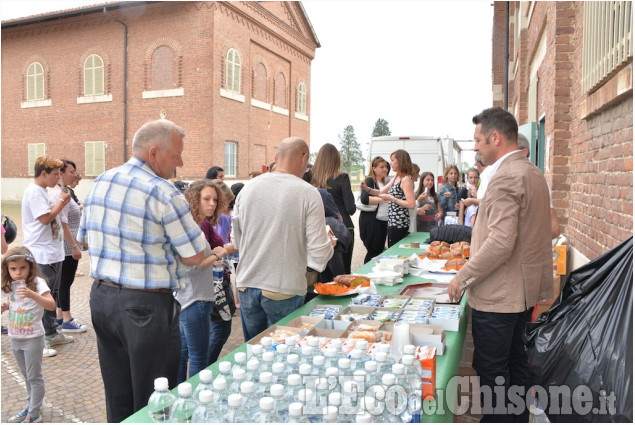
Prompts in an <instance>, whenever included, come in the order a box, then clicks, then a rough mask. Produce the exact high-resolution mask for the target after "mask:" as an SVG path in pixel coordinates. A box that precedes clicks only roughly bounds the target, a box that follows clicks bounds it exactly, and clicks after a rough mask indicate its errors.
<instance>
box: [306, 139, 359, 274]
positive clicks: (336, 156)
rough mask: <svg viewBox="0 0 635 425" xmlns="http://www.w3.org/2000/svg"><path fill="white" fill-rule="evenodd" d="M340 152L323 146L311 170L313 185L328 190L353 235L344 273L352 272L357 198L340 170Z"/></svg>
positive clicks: (345, 175) (345, 258)
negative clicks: (353, 218) (354, 218)
mask: <svg viewBox="0 0 635 425" xmlns="http://www.w3.org/2000/svg"><path fill="white" fill-rule="evenodd" d="M340 167H341V158H340V152H339V151H338V150H337V148H336V147H335V146H333V145H332V144H330V143H327V144H325V145H323V146H322V147H321V148H320V150H319V151H318V154H317V157H316V158H315V162H314V163H313V167H312V168H311V176H312V179H311V184H313V186H315V187H317V188H323V189H326V190H327V192H328V193H330V194H331V196H332V197H333V199H334V200H335V204H336V205H337V209H338V210H339V212H340V215H341V216H342V220H343V221H344V224H345V225H346V228H347V229H348V232H349V233H350V235H351V242H350V244H349V245H348V248H347V250H346V252H345V253H344V273H345V274H349V273H350V272H351V262H352V259H353V244H354V241H355V226H354V225H353V220H352V219H351V215H353V214H355V210H356V208H355V196H354V195H353V190H352V189H351V180H350V178H349V177H348V174H346V173H343V172H342V170H341V169H340Z"/></svg>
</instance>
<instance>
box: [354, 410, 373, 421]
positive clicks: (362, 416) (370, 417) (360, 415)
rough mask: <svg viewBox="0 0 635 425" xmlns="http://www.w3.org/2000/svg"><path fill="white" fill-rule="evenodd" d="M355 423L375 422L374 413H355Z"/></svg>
mask: <svg viewBox="0 0 635 425" xmlns="http://www.w3.org/2000/svg"><path fill="white" fill-rule="evenodd" d="M354 422H355V423H358V424H370V423H373V415H371V414H370V413H368V412H359V413H358V414H357V415H355V421H354Z"/></svg>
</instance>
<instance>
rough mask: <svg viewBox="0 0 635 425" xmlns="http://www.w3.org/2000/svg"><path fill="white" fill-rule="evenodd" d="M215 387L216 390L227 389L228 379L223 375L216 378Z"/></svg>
mask: <svg viewBox="0 0 635 425" xmlns="http://www.w3.org/2000/svg"><path fill="white" fill-rule="evenodd" d="M214 389H215V390H216V391H219V390H225V389H227V380H226V379H225V378H223V377H222V376H219V377H218V378H216V379H214Z"/></svg>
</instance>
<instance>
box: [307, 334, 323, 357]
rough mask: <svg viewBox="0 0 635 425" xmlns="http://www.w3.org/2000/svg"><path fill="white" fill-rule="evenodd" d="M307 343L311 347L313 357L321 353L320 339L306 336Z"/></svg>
mask: <svg viewBox="0 0 635 425" xmlns="http://www.w3.org/2000/svg"><path fill="white" fill-rule="evenodd" d="M307 343H308V344H309V347H311V348H312V349H313V357H315V356H321V355H322V353H321V352H320V340H319V339H318V338H316V337H311V338H307Z"/></svg>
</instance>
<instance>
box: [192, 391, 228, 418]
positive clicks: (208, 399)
mask: <svg viewBox="0 0 635 425" xmlns="http://www.w3.org/2000/svg"><path fill="white" fill-rule="evenodd" d="M213 400H214V394H212V392H211V391H210V390H203V391H201V394H200V395H199V401H200V403H199V405H198V407H197V408H196V409H194V413H193V414H192V423H215V422H221V421H222V420H223V415H222V414H221V412H220V410H219V409H218V408H217V406H216V405H215V404H214V402H213Z"/></svg>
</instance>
